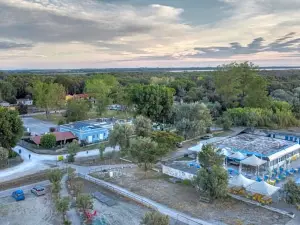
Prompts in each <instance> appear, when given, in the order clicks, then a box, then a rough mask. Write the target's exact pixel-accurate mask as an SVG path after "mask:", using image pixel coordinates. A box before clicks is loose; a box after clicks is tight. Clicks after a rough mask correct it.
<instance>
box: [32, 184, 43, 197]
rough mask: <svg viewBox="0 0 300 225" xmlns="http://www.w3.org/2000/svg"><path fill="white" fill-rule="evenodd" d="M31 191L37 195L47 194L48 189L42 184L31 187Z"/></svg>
mask: <svg viewBox="0 0 300 225" xmlns="http://www.w3.org/2000/svg"><path fill="white" fill-rule="evenodd" d="M31 193H33V194H35V195H36V196H41V195H45V194H46V189H45V188H44V187H42V186H35V187H33V188H32V189H31Z"/></svg>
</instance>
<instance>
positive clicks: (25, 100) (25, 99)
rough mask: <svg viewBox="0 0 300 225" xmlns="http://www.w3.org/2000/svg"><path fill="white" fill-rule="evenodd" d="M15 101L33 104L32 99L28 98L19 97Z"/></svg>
mask: <svg viewBox="0 0 300 225" xmlns="http://www.w3.org/2000/svg"><path fill="white" fill-rule="evenodd" d="M17 103H18V104H22V105H33V100H32V99H28V98H21V99H17Z"/></svg>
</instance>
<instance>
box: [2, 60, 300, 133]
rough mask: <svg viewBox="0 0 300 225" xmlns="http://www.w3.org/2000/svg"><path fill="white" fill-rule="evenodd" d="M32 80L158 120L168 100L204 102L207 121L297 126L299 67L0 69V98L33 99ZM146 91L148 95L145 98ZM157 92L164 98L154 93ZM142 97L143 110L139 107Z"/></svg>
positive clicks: (164, 117)
mask: <svg viewBox="0 0 300 225" xmlns="http://www.w3.org/2000/svg"><path fill="white" fill-rule="evenodd" d="M37 83H48V84H49V83H53V84H59V85H61V86H62V87H63V88H64V89H65V92H66V94H71V95H73V94H80V93H89V94H90V95H91V96H94V97H95V98H102V100H101V101H100V100H99V105H101V106H99V108H101V107H102V108H103V107H105V106H106V105H107V104H110V103H115V104H121V105H135V109H136V110H137V111H138V112H137V114H144V115H146V116H147V117H149V118H151V119H152V120H153V121H159V122H168V121H169V122H170V121H172V120H174V116H175V114H174V112H172V105H173V100H174V102H175V104H176V102H177V103H181V107H184V104H185V105H186V107H185V109H187V108H188V107H192V106H191V104H196V103H197V104H202V105H205V106H206V107H207V108H208V109H209V112H210V114H211V117H212V120H214V121H216V122H218V123H220V124H222V125H223V126H224V127H230V126H232V125H242V126H260V127H272V128H278V127H288V126H294V125H298V119H300V70H289V69H287V70H260V69H259V68H258V67H256V66H255V65H253V64H252V63H249V62H244V63H231V64H227V65H223V66H220V67H218V68H217V69H216V70H214V71H196V72H168V71H156V70H154V71H142V70H141V71H136V72H130V71H123V72H122V71H115V72H102V73H94V72H93V71H91V72H85V73H74V72H72V73H70V74H68V73H63V74H62V73H56V72H55V71H54V72H48V73H47V74H45V73H39V72H32V73H25V72H24V71H23V72H22V73H17V72H9V71H6V72H0V99H2V100H5V101H7V102H9V103H11V104H14V103H16V99H19V98H25V97H33V99H34V100H35V102H37V99H35V96H33V95H34V92H35V90H36V89H35V88H36V87H35V86H36V84H37ZM96 89H97V90H96ZM104 95H105V97H106V98H105V99H104V98H103V96H104ZM152 95H153V96H154V98H152V99H151V98H150V99H151V100H149V96H152ZM159 95H160V96H164V97H160V98H158V97H157V96H159ZM170 99H172V102H170ZM146 101H148V104H149V106H148V107H149V110H148V108H147V107H145V104H146V103H145V102H146ZM149 101H154V103H149ZM157 102H159V103H158V105H161V106H164V107H162V108H161V109H157V110H158V111H159V113H156V114H155V113H153V112H152V111H151V110H150V109H153V107H154V106H155V107H156V106H157V104H156V103H157ZM151 104H152V105H151ZM189 104H190V106H187V105H189ZM199 109H200V108H199ZM147 110H148V111H147ZM164 110H166V111H164ZM173 111H174V110H173Z"/></svg>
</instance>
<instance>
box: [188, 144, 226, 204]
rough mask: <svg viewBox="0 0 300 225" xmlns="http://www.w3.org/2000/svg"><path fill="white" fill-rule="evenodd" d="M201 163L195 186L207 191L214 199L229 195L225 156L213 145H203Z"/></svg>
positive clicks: (199, 157) (199, 158)
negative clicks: (224, 166)
mask: <svg viewBox="0 0 300 225" xmlns="http://www.w3.org/2000/svg"><path fill="white" fill-rule="evenodd" d="M198 160H199V163H200V165H201V168H200V170H199V171H198V173H197V176H196V177H195V179H194V180H193V182H194V184H195V186H196V187H197V188H198V189H200V190H202V191H204V193H207V194H208V195H209V196H210V197H211V198H212V199H217V198H223V197H225V196H226V195H227V185H228V174H227V171H226V170H225V169H224V168H223V162H224V157H223V156H222V155H219V154H218V153H217V149H216V148H214V147H213V146H212V145H206V146H203V147H202V151H200V152H199V154H198Z"/></svg>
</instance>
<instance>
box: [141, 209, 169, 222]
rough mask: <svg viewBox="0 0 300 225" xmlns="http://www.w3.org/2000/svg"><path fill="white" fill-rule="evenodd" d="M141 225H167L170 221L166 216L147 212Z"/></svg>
mask: <svg viewBox="0 0 300 225" xmlns="http://www.w3.org/2000/svg"><path fill="white" fill-rule="evenodd" d="M140 224H141V225H169V224H170V219H169V217H168V216H165V215H162V214H161V213H159V212H156V211H155V212H147V213H146V214H145V216H144V218H143V219H142V221H141V223H140Z"/></svg>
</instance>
